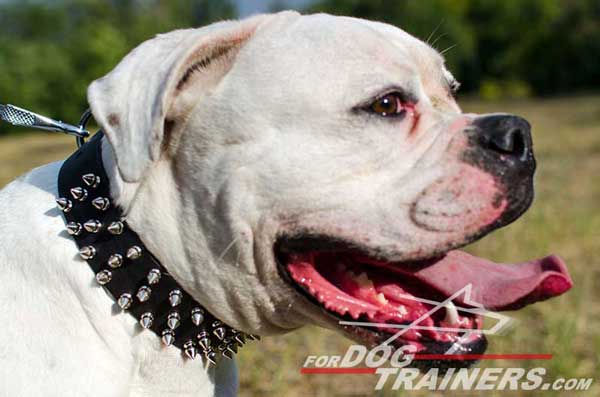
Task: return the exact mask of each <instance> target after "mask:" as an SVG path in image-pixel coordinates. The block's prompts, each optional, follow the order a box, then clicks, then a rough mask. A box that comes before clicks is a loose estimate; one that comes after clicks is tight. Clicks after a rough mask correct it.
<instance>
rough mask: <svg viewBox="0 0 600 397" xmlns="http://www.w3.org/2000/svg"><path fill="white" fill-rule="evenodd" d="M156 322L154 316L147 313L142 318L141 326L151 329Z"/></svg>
mask: <svg viewBox="0 0 600 397" xmlns="http://www.w3.org/2000/svg"><path fill="white" fill-rule="evenodd" d="M153 322H154V315H153V314H152V313H150V312H146V313H144V314H142V315H141V316H140V325H141V326H142V328H146V329H148V328H150V327H152V323H153Z"/></svg>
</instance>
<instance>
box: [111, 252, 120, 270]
mask: <svg viewBox="0 0 600 397" xmlns="http://www.w3.org/2000/svg"><path fill="white" fill-rule="evenodd" d="M122 264H123V255H121V254H112V255H111V256H110V257H109V258H108V266H110V267H112V268H113V269H116V268H117V267H121V265H122Z"/></svg>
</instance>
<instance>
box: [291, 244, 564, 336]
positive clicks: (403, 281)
mask: <svg viewBox="0 0 600 397" xmlns="http://www.w3.org/2000/svg"><path fill="white" fill-rule="evenodd" d="M285 268H286V270H287V272H288V274H289V276H290V277H291V279H292V280H293V281H294V282H295V283H296V284H298V285H299V286H300V287H301V288H302V289H303V290H304V291H305V292H306V293H308V294H309V295H310V296H312V297H313V298H314V299H315V300H316V301H317V303H318V304H320V305H322V306H323V307H324V308H325V309H326V310H327V311H329V312H332V313H334V314H337V315H339V316H341V317H346V318H348V317H349V318H351V319H354V320H357V319H360V320H361V321H368V322H377V323H400V324H406V323H411V322H412V321H414V320H416V319H417V318H420V317H421V316H422V315H423V314H425V313H427V311H428V310H429V309H430V308H431V307H432V306H431V305H430V304H427V303H422V302H419V301H418V300H413V299H406V297H407V296H411V295H412V296H414V297H417V298H422V299H426V300H429V301H438V302H440V301H443V300H444V299H446V298H447V297H449V296H451V295H453V294H454V293H456V292H457V291H459V290H461V289H464V288H465V287H467V286H468V288H469V289H470V297H469V296H467V295H465V294H464V293H463V294H460V295H458V296H457V297H456V298H455V299H453V303H455V304H456V305H460V306H462V307H469V306H483V307H485V308H486V309H489V310H514V309H518V308H521V307H523V306H525V305H527V304H531V303H534V302H537V301H541V300H545V299H548V298H551V297H554V296H557V295H560V294H562V293H564V292H566V291H567V290H568V289H570V288H571V287H572V285H573V282H572V280H571V278H570V276H569V274H568V272H567V269H566V266H565V264H564V262H563V261H562V260H561V259H560V258H559V257H557V256H554V255H552V256H548V257H545V258H542V259H538V260H533V261H529V262H524V263H521V264H516V265H507V264H497V263H493V262H491V261H488V260H486V259H483V258H478V257H476V256H473V255H470V254H467V253H465V252H462V251H450V252H448V253H446V254H445V255H443V256H440V257H437V258H434V259H429V260H426V261H419V262H407V263H392V262H385V261H381V260H378V259H373V258H369V257H365V256H364V255H361V254H357V253H353V252H345V253H344V252H342V253H340V252H339V251H338V252H329V253H327V252H319V251H315V252H311V251H305V252H302V253H292V254H289V255H288V256H287V260H286V263H285ZM361 273H364V276H360V274H361ZM365 277H366V278H365ZM366 279H368V281H367V282H366V283H365V282H364V281H365V280H366ZM444 314H445V311H444V310H439V311H438V312H437V313H434V314H432V315H431V316H429V317H427V318H425V319H424V320H422V321H421V322H420V324H419V325H422V326H429V327H432V326H433V327H440V326H441V327H448V326H449V325H448V324H446V323H445V321H447V320H446V319H445V318H444ZM456 324H457V323H454V324H452V325H450V327H451V328H461V329H477V328H480V327H481V319H480V318H479V317H478V316H474V315H470V314H468V313H465V312H459V322H458V324H459V325H458V326H457V325H456ZM379 331H384V332H390V333H394V332H396V331H397V329H394V328H384V329H379ZM457 336H458V332H445V331H441V332H438V331H433V330H422V331H416V330H411V331H409V332H407V333H405V334H404V335H403V339H405V340H413V341H419V340H421V339H422V338H424V337H425V338H428V339H430V340H435V341H439V342H448V341H452V340H453V339H454V338H456V337H457Z"/></svg>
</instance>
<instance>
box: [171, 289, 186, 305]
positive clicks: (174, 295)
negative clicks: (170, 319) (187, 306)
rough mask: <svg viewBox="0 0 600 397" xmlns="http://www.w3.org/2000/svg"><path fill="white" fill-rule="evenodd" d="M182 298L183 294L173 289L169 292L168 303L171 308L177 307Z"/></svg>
mask: <svg viewBox="0 0 600 397" xmlns="http://www.w3.org/2000/svg"><path fill="white" fill-rule="evenodd" d="M182 298H183V294H182V293H181V291H180V290H178V289H174V290H173V291H171V292H169V303H170V304H171V306H172V307H175V306H178V305H179V304H180V303H181V299H182Z"/></svg>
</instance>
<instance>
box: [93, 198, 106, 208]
mask: <svg viewBox="0 0 600 397" xmlns="http://www.w3.org/2000/svg"><path fill="white" fill-rule="evenodd" d="M92 205H93V206H94V208H96V209H97V210H100V211H106V210H107V209H108V207H110V200H109V199H107V198H106V197H96V198H95V199H93V200H92Z"/></svg>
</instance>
